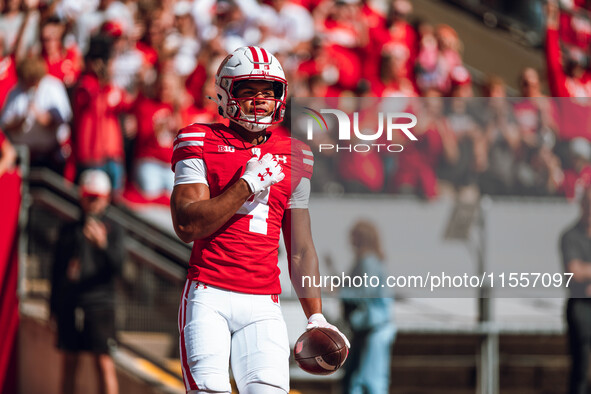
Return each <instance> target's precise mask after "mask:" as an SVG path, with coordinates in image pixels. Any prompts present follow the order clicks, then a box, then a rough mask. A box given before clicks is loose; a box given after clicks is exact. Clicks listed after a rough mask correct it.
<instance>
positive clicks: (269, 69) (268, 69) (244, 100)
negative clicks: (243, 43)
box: [215, 47, 287, 132]
mask: <svg viewBox="0 0 591 394" xmlns="http://www.w3.org/2000/svg"><path fill="white" fill-rule="evenodd" d="M244 82H270V83H271V89H272V91H273V96H274V97H270V96H271V95H270V94H263V95H260V94H259V93H260V92H257V93H255V94H254V97H236V95H235V92H236V91H238V90H239V89H240V87H241V86H242V84H243V83H244ZM254 85H256V83H255V84H254ZM259 85H260V84H259ZM215 87H216V95H217V104H218V111H219V113H220V115H222V116H223V117H225V118H227V119H230V120H231V121H232V122H235V123H237V124H239V125H240V126H242V127H243V128H245V129H246V130H249V131H251V132H260V131H263V130H265V129H266V128H267V127H269V126H272V125H274V124H277V123H280V122H282V121H283V117H284V115H285V99H286V96H287V81H286V80H285V74H284V73H283V68H282V67H281V65H280V64H279V61H278V60H277V59H276V58H275V57H274V56H273V55H272V54H270V53H269V52H267V51H266V50H265V49H263V48H258V47H242V48H238V49H237V50H235V51H234V52H233V53H232V54H230V55H228V56H227V57H226V58H225V59H224V61H223V62H222V64H221V65H220V67H219V69H218V72H217V73H216V78H215ZM271 89H267V90H271ZM253 92H254V90H253ZM248 103H251V104H248ZM263 104H264V105H263ZM250 105H252V108H248V109H252V110H251V111H249V110H245V109H246V108H245V107H250ZM257 105H259V106H262V107H265V109H267V110H266V111H261V108H260V107H259V108H258V109H257Z"/></svg>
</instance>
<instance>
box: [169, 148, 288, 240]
mask: <svg viewBox="0 0 591 394" xmlns="http://www.w3.org/2000/svg"><path fill="white" fill-rule="evenodd" d="M173 159H174V157H173ZM175 167H176V171H175V186H174V189H173V191H172V196H171V201H170V208H171V214H172V223H173V226H174V230H175V232H176V234H177V235H178V237H179V238H180V239H181V240H182V241H183V242H191V241H194V240H196V239H202V238H205V237H208V236H210V235H211V234H213V233H214V232H215V231H217V230H218V229H219V228H220V227H222V226H223V225H224V224H225V223H226V222H227V221H228V220H230V218H231V217H232V216H233V215H234V214H235V213H236V211H238V209H240V207H241V206H242V205H243V204H244V203H245V202H246V200H247V199H248V198H249V197H250V195H252V194H253V193H258V192H261V191H262V190H264V189H266V188H268V187H269V186H271V185H273V184H275V183H277V182H280V181H281V180H282V179H283V178H284V177H285V175H284V174H283V168H282V167H281V165H280V164H279V163H278V162H277V160H276V159H275V158H274V157H273V155H272V154H270V153H267V154H266V155H265V156H263V157H262V158H261V159H259V158H258V157H256V156H254V157H253V158H251V159H250V160H249V161H248V162H247V163H246V168H245V170H244V174H243V175H242V177H241V178H239V179H238V180H237V181H236V182H235V183H234V184H232V185H231V186H230V187H228V188H227V189H226V190H225V191H224V192H223V193H221V194H220V195H218V196H215V197H213V198H212V197H211V195H210V190H209V185H208V184H207V174H206V171H207V169H206V166H205V163H204V162H203V159H202V158H199V157H194V158H192V159H188V162H187V163H186V162H185V161H183V160H181V161H180V163H176V162H175ZM179 167H180V168H179ZM180 178H182V180H181V179H180Z"/></svg>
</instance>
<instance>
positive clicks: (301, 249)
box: [282, 208, 322, 318]
mask: <svg viewBox="0 0 591 394" xmlns="http://www.w3.org/2000/svg"><path fill="white" fill-rule="evenodd" d="M282 228H283V239H284V241H285V248H286V250H287V260H288V266H289V275H290V278H291V283H292V285H293V287H294V289H295V291H296V294H297V296H298V298H299V299H300V303H301V304H302V309H303V310H304V313H305V314H306V317H307V318H310V316H312V315H313V314H315V313H322V298H321V294H320V288H318V287H313V286H305V283H304V282H306V283H308V282H311V283H318V277H319V276H320V271H319V269H318V255H317V254H316V248H315V247H314V241H313V240H312V230H311V225H310V213H309V211H308V209H307V208H306V209H302V208H298V209H288V210H286V211H285V215H284V217H283V223H282Z"/></svg>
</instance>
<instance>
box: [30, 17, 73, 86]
mask: <svg viewBox="0 0 591 394" xmlns="http://www.w3.org/2000/svg"><path fill="white" fill-rule="evenodd" d="M40 33H41V56H42V57H43V60H45V64H46V65H47V73H48V74H49V75H53V76H54V77H56V78H58V79H60V80H61V81H62V82H63V83H64V85H66V87H68V88H69V87H72V86H73V85H74V84H75V83H76V82H77V81H78V77H79V76H80V73H81V71H82V56H81V54H80V51H79V50H78V47H77V46H76V44H72V45H70V46H69V47H67V48H66V47H64V45H63V37H64V33H65V25H64V24H63V23H62V22H61V21H60V20H59V19H57V18H55V17H52V18H49V19H48V20H46V21H45V22H44V23H43V25H42V26H41V32H40Z"/></svg>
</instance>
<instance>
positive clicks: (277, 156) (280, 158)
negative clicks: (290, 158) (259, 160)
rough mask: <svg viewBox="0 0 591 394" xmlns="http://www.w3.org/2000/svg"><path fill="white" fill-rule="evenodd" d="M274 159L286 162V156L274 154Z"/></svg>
mask: <svg viewBox="0 0 591 394" xmlns="http://www.w3.org/2000/svg"><path fill="white" fill-rule="evenodd" d="M275 160H277V161H280V162H282V163H283V164H287V156H279V155H275Z"/></svg>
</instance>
